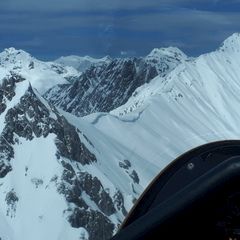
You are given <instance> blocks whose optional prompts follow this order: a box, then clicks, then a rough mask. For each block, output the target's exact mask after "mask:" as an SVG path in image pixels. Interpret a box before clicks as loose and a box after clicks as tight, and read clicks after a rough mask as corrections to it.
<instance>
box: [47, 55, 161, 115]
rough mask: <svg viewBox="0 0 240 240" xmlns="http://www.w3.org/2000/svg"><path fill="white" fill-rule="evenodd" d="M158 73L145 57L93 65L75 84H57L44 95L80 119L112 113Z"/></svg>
mask: <svg viewBox="0 0 240 240" xmlns="http://www.w3.org/2000/svg"><path fill="white" fill-rule="evenodd" d="M157 74H158V72H157V69H156V67H154V66H153V65H152V64H148V63H147V62H146V61H145V60H144V59H142V58H139V59H138V58H129V59H115V60H113V61H111V62H110V63H106V64H103V65H101V66H92V67H91V68H89V69H88V70H86V71H85V72H84V73H83V74H82V75H81V77H80V79H78V80H76V81H74V82H73V84H63V85H58V86H56V87H54V88H52V89H50V90H49V91H48V92H47V93H46V94H45V95H44V96H45V97H46V98H47V100H48V101H50V102H51V103H53V104H55V105H56V106H59V107H60V108H62V109H64V110H65V111H67V112H71V113H73V114H75V115H77V116H84V115H87V114H90V113H94V112H109V111H111V110H113V109H115V108H117V107H119V106H121V105H122V104H124V103H126V101H127V100H128V99H129V97H130V96H131V95H132V93H133V92H134V91H135V89H136V88H138V87H140V86H141V85H143V84H144V83H148V82H149V81H150V80H151V79H153V78H154V77H155V76H157Z"/></svg>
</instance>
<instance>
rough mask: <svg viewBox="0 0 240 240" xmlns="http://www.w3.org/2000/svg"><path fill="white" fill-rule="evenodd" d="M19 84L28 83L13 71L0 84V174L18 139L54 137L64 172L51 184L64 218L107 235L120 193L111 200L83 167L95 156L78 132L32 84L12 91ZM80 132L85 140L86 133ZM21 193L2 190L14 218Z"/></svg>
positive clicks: (98, 236) (99, 236)
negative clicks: (63, 201)
mask: <svg viewBox="0 0 240 240" xmlns="http://www.w3.org/2000/svg"><path fill="white" fill-rule="evenodd" d="M20 83H21V84H22V83H26V80H25V79H24V78H23V77H21V76H19V75H17V74H14V73H11V74H10V75H9V76H7V77H6V78H5V79H3V80H2V81H1V85H0V100H1V112H0V117H1V119H2V120H3V119H4V126H3V129H2V132H1V134H0V178H4V177H6V176H7V174H8V173H9V172H11V171H13V168H12V161H14V160H15V146H16V145H19V144H22V143H21V141H22V139H25V140H27V141H32V140H34V139H36V138H48V136H49V135H54V136H55V145H56V149H57V151H56V152H55V155H56V161H58V162H59V163H60V165H61V167H62V174H61V175H59V176H55V177H54V178H53V179H52V182H55V185H56V188H57V191H58V192H59V194H61V195H63V196H64V197H65V199H66V206H68V207H67V208H66V209H65V214H66V215H65V216H66V217H67V219H68V221H69V223H70V224H71V226H72V227H74V228H80V227H81V228H84V229H86V230H87V231H88V233H89V239H90V240H93V239H94V240H103V239H109V238H110V237H111V236H112V234H113V231H114V229H115V228H116V226H115V224H113V223H112V222H111V220H110V218H109V217H110V216H111V215H113V214H116V213H117V211H122V209H123V208H124V199H123V198H122V199H120V200H118V202H119V203H117V204H116V203H115V202H114V201H116V199H118V198H120V197H118V198H116V199H115V200H113V199H112V198H111V196H110V195H109V193H108V192H107V191H106V190H105V189H104V187H103V185H102V183H101V182H100V180H99V179H98V178H97V177H96V176H92V175H91V174H90V173H88V172H86V171H84V168H83V167H84V165H90V164H92V163H94V162H96V161H97V159H96V157H95V155H94V154H92V153H91V152H90V151H89V150H88V148H87V147H86V146H85V145H84V144H83V143H82V141H81V140H80V135H81V132H80V131H79V130H78V129H76V128H75V127H74V126H72V125H71V124H69V122H68V121H67V120H66V119H65V118H64V117H63V116H62V115H60V114H59V113H58V111H57V110H56V109H55V108H54V107H53V106H50V105H48V103H47V102H45V100H43V99H42V98H41V97H40V96H39V95H38V93H37V92H36V91H35V90H33V89H32V87H31V85H28V84H26V85H25V91H23V93H22V95H20V94H19V92H18V91H19V90H16V88H17V85H18V84H20ZM17 92H18V93H17ZM2 120H1V121H2ZM81 136H82V137H83V138H85V139H86V136H84V135H81ZM86 141H87V139H86ZM88 143H89V144H90V142H89V141H88ZM46 167H47V166H46ZM24 174H25V176H27V175H28V167H25V173H24ZM30 181H31V183H32V184H33V185H34V186H35V188H36V189H39V188H41V186H42V185H44V181H43V180H42V179H41V178H37V177H33V178H31V180H30ZM119 196H121V193H120V192H119ZM20 197H21V196H17V194H16V192H15V190H14V189H12V190H11V191H10V192H8V193H7V194H6V198H5V199H6V203H7V205H8V206H9V208H8V211H7V214H8V215H9V216H11V217H14V216H15V212H17V205H18V201H19V198H20ZM89 202H91V203H92V205H91V204H89ZM116 205H117V206H118V208H116V207H115V206H116ZM93 206H96V207H93Z"/></svg>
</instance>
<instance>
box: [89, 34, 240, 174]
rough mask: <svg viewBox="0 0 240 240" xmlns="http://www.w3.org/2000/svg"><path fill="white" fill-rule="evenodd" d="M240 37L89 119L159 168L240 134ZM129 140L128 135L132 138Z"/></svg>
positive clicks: (146, 85)
mask: <svg viewBox="0 0 240 240" xmlns="http://www.w3.org/2000/svg"><path fill="white" fill-rule="evenodd" d="M239 69H240V35H239V34H234V35H233V36H231V37H230V38H229V39H227V40H226V41H225V42H224V44H223V46H222V47H221V48H220V49H218V50H217V51H215V52H212V53H209V54H205V55H202V56H200V57H198V58H197V59H195V60H192V61H189V62H184V63H183V64H181V65H179V66H178V67H177V68H176V69H175V70H173V71H172V72H171V73H169V75H167V76H166V77H165V78H161V77H156V78H155V79H153V80H152V81H151V82H150V83H148V84H145V85H143V86H142V87H140V88H138V89H137V90H136V91H135V93H134V94H133V96H132V97H131V98H130V99H129V101H128V102H127V103H126V104H125V105H123V106H121V107H119V108H118V109H115V110H113V111H112V112H111V114H99V113H96V114H92V115H90V116H87V117H85V120H88V121H89V122H91V123H92V124H93V125H94V126H95V127H97V128H98V129H99V130H100V131H102V132H104V133H105V134H107V135H109V136H111V137H112V138H114V139H116V140H117V141H119V143H121V144H123V145H124V146H126V147H128V148H129V149H132V150H133V151H134V152H136V153H137V154H138V155H140V156H141V157H142V158H144V159H146V160H148V161H149V162H151V163H154V164H156V165H158V166H159V170H160V169H161V168H162V167H163V166H165V165H166V164H167V163H169V162H170V161H171V160H172V159H174V158H175V157H176V156H178V155H179V154H181V153H183V152H184V151H186V150H189V149H190V148H192V147H195V146H198V145H200V144H203V143H206V142H209V141H214V140H221V139H235V138H237V139H238V138H239V137H240V128H239V121H240V112H239V110H238V109H239V108H240V95H239V92H240V74H239ZM125 139H128V140H127V141H126V140H125Z"/></svg>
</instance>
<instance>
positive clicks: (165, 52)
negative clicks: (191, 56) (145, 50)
mask: <svg viewBox="0 0 240 240" xmlns="http://www.w3.org/2000/svg"><path fill="white" fill-rule="evenodd" d="M161 56H169V57H177V56H178V57H181V58H187V56H186V55H185V54H184V53H183V52H182V51H181V50H180V49H179V48H177V47H167V48H154V49H153V50H152V51H151V52H150V53H149V54H148V55H147V58H150V57H161Z"/></svg>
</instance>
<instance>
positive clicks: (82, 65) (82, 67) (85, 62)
mask: <svg viewBox="0 0 240 240" xmlns="http://www.w3.org/2000/svg"><path fill="white" fill-rule="evenodd" d="M110 61H111V58H110V57H109V56H106V57H103V58H92V57H90V56H85V57H80V56H75V55H71V56H65V57H60V58H58V59H56V60H55V61H54V62H56V63H59V64H61V65H63V66H70V67H74V68H75V69H77V70H78V71H79V72H84V71H86V70H87V69H88V68H89V67H91V66H92V65H101V64H104V63H109V62H110Z"/></svg>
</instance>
